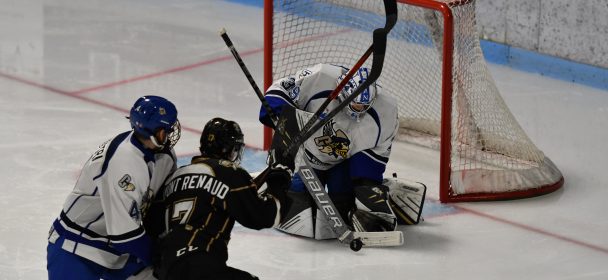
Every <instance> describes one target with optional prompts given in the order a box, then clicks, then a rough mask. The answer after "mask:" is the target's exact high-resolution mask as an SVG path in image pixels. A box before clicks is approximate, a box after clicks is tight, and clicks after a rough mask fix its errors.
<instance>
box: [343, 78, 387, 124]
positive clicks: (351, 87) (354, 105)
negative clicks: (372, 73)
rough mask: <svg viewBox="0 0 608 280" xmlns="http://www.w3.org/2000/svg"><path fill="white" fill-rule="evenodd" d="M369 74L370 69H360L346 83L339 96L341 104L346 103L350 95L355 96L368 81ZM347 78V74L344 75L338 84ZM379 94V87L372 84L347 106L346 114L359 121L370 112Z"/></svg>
mask: <svg viewBox="0 0 608 280" xmlns="http://www.w3.org/2000/svg"><path fill="white" fill-rule="evenodd" d="M368 73H369V69H367V68H365V67H362V68H360V69H359V70H358V71H357V73H355V75H353V77H352V78H351V79H350V80H349V81H348V82H347V83H346V85H345V86H344V88H343V89H342V91H340V95H339V96H338V98H339V100H340V101H341V102H344V100H346V99H347V98H348V97H349V96H350V95H352V94H354V93H355V91H356V90H357V88H358V87H359V85H361V84H363V83H364V82H365V81H366V80H367V76H368ZM345 77H346V74H342V75H341V76H340V77H338V81H337V83H338V84H340V82H341V81H342V80H343V79H344V78H345ZM377 94H378V87H377V85H376V83H375V82H374V83H372V84H371V85H370V86H369V87H367V88H366V89H364V90H363V91H362V92H361V93H360V94H359V95H358V96H357V97H355V98H354V99H353V100H352V101H351V102H350V103H349V104H348V106H346V107H345V108H346V110H345V112H346V114H347V115H349V116H350V117H351V118H352V119H354V120H357V121H358V120H359V119H360V118H361V117H363V115H364V114H365V112H367V110H369V109H370V108H371V107H372V105H373V104H374V102H375V101H376V96H377Z"/></svg>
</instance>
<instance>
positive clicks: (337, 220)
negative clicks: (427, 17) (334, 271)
mask: <svg viewBox="0 0 608 280" xmlns="http://www.w3.org/2000/svg"><path fill="white" fill-rule="evenodd" d="M220 36H221V37H222V39H223V40H224V42H225V43H226V45H227V46H228V48H229V49H230V51H231V53H232V55H233V56H234V58H235V59H236V60H237V62H238V64H239V66H240V67H241V70H242V71H243V73H244V74H245V76H246V77H247V80H248V81H249V83H250V84H251V86H252V88H253V89H254V91H255V93H256V95H257V96H258V98H259V99H260V101H261V102H262V105H263V107H264V108H265V110H266V111H267V112H268V114H269V116H270V117H271V120H272V122H273V124H274V125H275V128H276V129H277V131H278V132H279V135H280V138H281V139H282V141H283V142H284V141H285V139H286V138H287V139H290V137H289V135H288V134H287V133H286V131H285V130H284V126H281V125H278V122H279V120H278V118H277V117H276V115H275V114H274V112H273V111H272V109H271V107H270V105H269V104H268V102H267V101H266V99H265V98H264V95H263V94H262V92H261V90H260V89H259V87H258V86H257V84H256V83H255V81H254V79H253V77H252V76H251V74H250V72H249V70H248V69H247V66H246V65H245V63H244V62H243V60H242V59H241V57H240V55H239V54H238V52H237V51H236V48H235V47H234V44H233V43H232V41H231V40H230V38H229V37H228V34H227V33H226V30H225V29H222V30H220ZM370 48H371V47H370ZM293 112H295V111H293ZM291 120H292V122H295V121H296V118H295V114H294V115H293V118H291ZM285 146H287V145H285ZM267 170H269V169H268V168H267V169H266V170H264V171H263V172H262V173H261V174H260V175H258V176H257V177H256V178H255V179H254V181H262V180H261V179H260V178H261V177H262V176H264V175H265V174H266V171H267ZM299 172H300V175H301V176H302V178H304V179H305V180H304V181H305V185H306V187H307V189H308V191H309V193H310V194H311V196H312V197H314V200H315V203H316V204H317V207H318V208H319V209H321V210H323V213H324V214H325V217H326V218H327V220H328V222H329V223H330V225H331V229H332V230H333V231H334V233H335V234H336V236H338V240H339V241H340V242H342V243H349V245H350V248H351V249H352V250H353V251H358V250H360V249H361V247H362V246H370V247H371V246H398V245H401V244H403V233H402V232H401V231H393V232H355V231H352V230H350V229H349V228H348V227H347V225H346V223H345V222H344V220H343V219H342V217H341V216H340V214H339V213H338V211H337V210H336V207H335V205H334V204H333V202H332V201H331V199H330V198H329V195H328V194H327V192H326V191H325V188H324V187H323V186H322V184H321V183H320V181H319V180H318V178H317V177H316V174H315V173H314V170H313V169H312V168H311V167H310V163H309V162H308V161H307V160H306V158H302V161H301V162H300V165H299Z"/></svg>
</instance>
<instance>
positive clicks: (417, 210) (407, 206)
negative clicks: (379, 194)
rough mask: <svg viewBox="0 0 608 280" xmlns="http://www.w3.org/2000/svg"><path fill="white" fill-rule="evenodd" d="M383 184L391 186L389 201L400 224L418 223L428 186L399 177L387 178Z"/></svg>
mask: <svg viewBox="0 0 608 280" xmlns="http://www.w3.org/2000/svg"><path fill="white" fill-rule="evenodd" d="M382 184H383V185H385V186H387V187H388V188H389V194H390V199H389V203H390V206H391V208H392V210H393V212H394V213H395V214H396V216H397V222H398V223H399V224H400V225H416V224H418V223H419V222H420V217H421V214H422V208H423V206H424V198H425V196H426V186H425V185H424V184H422V183H419V182H413V181H409V180H404V179H398V178H385V179H384V181H383V182H382Z"/></svg>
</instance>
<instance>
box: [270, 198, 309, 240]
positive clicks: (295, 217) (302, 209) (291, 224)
mask: <svg viewBox="0 0 608 280" xmlns="http://www.w3.org/2000/svg"><path fill="white" fill-rule="evenodd" d="M287 197H289V198H291V201H292V203H291V207H290V208H289V211H287V214H286V215H285V217H283V219H282V220H281V222H280V223H279V225H278V226H277V229H278V230H280V231H283V232H286V233H289V234H294V235H299V236H304V237H309V238H314V237H315V232H314V225H313V222H314V212H313V208H312V207H313V203H312V200H311V197H310V195H309V194H308V193H306V192H294V191H288V192H287Z"/></svg>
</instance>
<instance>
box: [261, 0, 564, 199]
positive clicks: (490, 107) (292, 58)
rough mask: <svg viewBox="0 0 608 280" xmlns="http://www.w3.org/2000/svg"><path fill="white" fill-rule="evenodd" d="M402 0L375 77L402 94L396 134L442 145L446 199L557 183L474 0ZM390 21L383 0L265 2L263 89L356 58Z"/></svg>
mask: <svg viewBox="0 0 608 280" xmlns="http://www.w3.org/2000/svg"><path fill="white" fill-rule="evenodd" d="M397 2H398V5H397V6H398V13H399V18H398V21H397V24H396V25H395V27H394V28H393V29H392V30H391V32H390V33H389V36H388V42H387V49H386V55H385V60H384V67H383V70H382V74H381V76H380V78H379V79H378V84H380V85H381V86H382V87H383V89H384V90H383V92H384V93H386V94H391V95H393V96H394V97H395V98H396V99H397V100H398V103H399V120H400V130H399V137H398V140H399V141H405V142H410V143H414V144H416V145H422V146H426V147H429V148H432V149H437V150H439V152H440V153H439V157H440V170H438V174H439V178H440V179H439V185H440V186H439V188H440V193H439V196H440V199H441V201H442V202H458V201H478V200H496V199H514V198H523V197H531V196H536V195H540V194H545V193H548V192H552V191H554V190H556V189H558V188H559V187H561V186H562V184H563V177H562V175H561V173H560V171H559V170H558V169H557V167H556V166H555V165H554V164H553V163H552V162H551V160H550V159H549V158H547V157H546V156H545V155H544V154H543V152H542V151H540V150H539V149H538V148H537V147H536V146H535V145H534V143H532V141H531V140H530V138H529V137H528V136H527V135H526V133H525V132H524V131H523V129H522V128H521V127H520V125H519V124H518V123H517V121H516V120H515V118H514V117H513V115H512V113H511V112H510V111H509V108H508V107H507V106H506V104H505V102H504V101H503V99H502V97H501V96H500V93H499V92H498V89H497V88H496V86H495V84H494V81H493V79H492V77H491V75H490V73H489V71H488V69H487V66H486V63H485V60H484V57H483V53H482V51H481V48H480V44H479V38H478V35H477V29H476V25H475V24H476V23H475V1H474V0H470V1H467V0H458V1H457V0H452V1H449V0H445V1H434V0H398V1H397ZM385 20H386V18H385V13H384V5H383V1H382V0H265V35H264V36H265V42H264V44H265V46H264V47H265V58H264V64H265V66H264V67H265V77H264V79H265V86H266V87H267V86H269V85H270V83H271V82H272V80H274V79H277V78H281V77H284V76H288V75H292V74H294V73H295V72H296V71H298V70H300V69H302V68H305V67H309V66H312V65H315V64H318V63H331V64H337V65H342V66H346V67H350V66H352V65H354V63H355V62H356V61H357V60H358V59H359V58H360V57H361V56H362V55H363V54H364V53H365V51H366V50H367V48H368V47H369V46H370V44H371V43H372V34H371V33H372V31H373V30H374V29H376V28H380V27H383V26H384V23H385ZM365 66H366V67H371V59H368V61H367V62H366V64H365ZM412 164H415V162H412Z"/></svg>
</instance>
